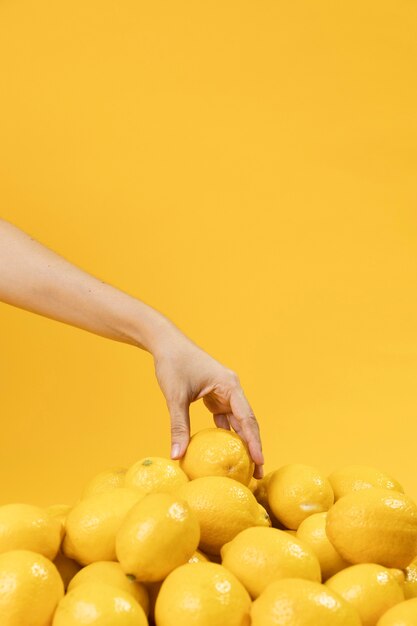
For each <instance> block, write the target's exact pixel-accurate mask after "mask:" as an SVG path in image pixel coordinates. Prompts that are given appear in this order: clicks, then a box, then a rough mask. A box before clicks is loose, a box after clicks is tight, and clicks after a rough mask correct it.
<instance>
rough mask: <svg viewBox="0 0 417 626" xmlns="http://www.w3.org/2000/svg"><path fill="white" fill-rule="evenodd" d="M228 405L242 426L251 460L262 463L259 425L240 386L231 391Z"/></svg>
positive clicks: (258, 463)
mask: <svg viewBox="0 0 417 626" xmlns="http://www.w3.org/2000/svg"><path fill="white" fill-rule="evenodd" d="M230 407H231V409H232V412H233V415H234V417H235V418H236V419H237V420H238V422H239V425H240V426H241V428H242V432H243V435H244V439H245V440H246V443H247V444H248V447H249V452H250V455H251V457H252V459H253V461H254V462H255V463H256V465H263V464H264V457H263V454H262V444H261V436H260V432H259V425H258V422H257V420H256V417H255V414H254V412H253V411H252V408H251V406H250V404H249V402H248V401H247V399H246V396H245V394H244V393H243V389H242V388H241V387H237V388H236V389H234V390H233V391H232V393H231V396H230ZM257 473H258V474H259V469H257Z"/></svg>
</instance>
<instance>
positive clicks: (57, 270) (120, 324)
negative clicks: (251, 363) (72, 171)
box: [0, 219, 264, 478]
mask: <svg viewBox="0 0 417 626" xmlns="http://www.w3.org/2000/svg"><path fill="white" fill-rule="evenodd" d="M0 300H1V301H2V302H5V303H7V304H11V305H13V306H16V307H19V308H22V309H26V310H27V311H32V312H33V313H37V314H39V315H43V316H45V317H49V318H51V319H54V320H57V321H60V322H64V323H66V324H71V325H72V326H76V327H78V328H82V329H84V330H87V331H89V332H92V333H95V334H97V335H101V336H103V337H107V338H108V339H113V340H115V341H121V342H123V343H127V344H131V345H133V346H136V347H138V348H141V349H142V350H146V351H147V352H149V353H150V354H151V355H152V357H153V360H154V367H155V374H156V378H157V380H158V383H159V386H160V388H161V390H162V393H163V394H164V396H165V400H166V403H167V407H168V411H169V414H170V418H171V442H172V447H171V458H172V459H180V458H181V457H182V456H183V455H184V453H185V451H186V449H187V446H188V443H189V440H190V415H189V408H190V404H191V403H192V402H195V401H196V400H199V399H200V398H203V402H204V404H205V406H206V407H207V408H208V409H209V411H210V412H211V413H212V414H213V419H214V422H215V424H216V426H218V427H219V428H227V429H230V428H232V429H233V430H235V431H236V432H237V433H238V434H239V435H240V436H241V437H242V439H244V440H245V441H246V442H247V444H248V447H249V451H250V454H251V457H252V459H253V461H254V463H255V471H254V476H255V478H261V477H262V475H263V469H262V466H263V463H264V459H263V455H262V447H261V440H260V434H259V425H258V422H257V420H256V417H255V415H254V412H253V410H252V408H251V406H250V404H249V402H248V400H247V398H246V396H245V394H244V392H243V389H242V387H241V384H240V381H239V377H238V376H237V374H236V373H235V372H234V371H233V370H231V369H230V368H228V367H226V366H224V365H222V364H221V363H220V362H219V361H217V360H216V359H214V358H213V357H212V356H210V355H209V354H207V353H206V352H205V351H204V350H203V349H202V348H200V347H199V346H198V345H197V344H195V343H194V342H193V341H192V340H191V339H190V338H189V337H187V336H186V335H185V334H184V333H183V332H182V331H181V330H180V329H179V328H177V326H175V324H174V323H173V322H171V321H170V320H169V319H168V318H167V317H165V316H164V315H163V314H162V313H160V312H159V311H157V310H156V309H154V308H152V307H151V306H149V305H147V304H145V303H144V302H142V301H141V300H139V299H137V298H134V297H133V296H130V295H128V294H127V293H125V292H123V291H121V290H119V289H117V288H115V287H113V286H111V285H109V284H107V283H105V282H103V281H101V280H99V279H98V278H95V277H94V276H92V275H90V274H88V273H87V272H85V271H83V270H81V269H80V268H78V267H76V266H75V265H73V264H72V263H70V262H69V261H67V260H66V259H64V258H63V257H61V256H60V255H58V254H57V253H55V252H53V251H52V250H50V249H49V248H47V247H46V246H44V245H42V244H41V243H39V242H38V241H36V240H35V239H33V238H32V237H31V236H30V235H28V234H27V233H25V232H24V231H22V230H20V229H19V228H17V227H16V226H15V225H13V224H11V223H9V222H7V221H6V220H1V219H0Z"/></svg>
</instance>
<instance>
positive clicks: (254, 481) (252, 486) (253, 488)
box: [248, 476, 258, 494]
mask: <svg viewBox="0 0 417 626" xmlns="http://www.w3.org/2000/svg"><path fill="white" fill-rule="evenodd" d="M248 488H249V489H250V490H251V492H252V493H253V494H255V491H256V489H257V488H258V480H257V479H256V478H254V477H253V476H252V478H251V479H250V482H249V485H248Z"/></svg>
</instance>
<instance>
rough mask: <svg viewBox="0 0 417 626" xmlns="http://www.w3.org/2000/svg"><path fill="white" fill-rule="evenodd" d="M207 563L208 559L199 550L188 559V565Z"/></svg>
mask: <svg viewBox="0 0 417 626" xmlns="http://www.w3.org/2000/svg"><path fill="white" fill-rule="evenodd" d="M208 561H210V559H209V558H208V556H206V555H205V554H204V553H203V552H201V550H196V551H195V552H194V554H192V555H191V556H190V558H189V559H188V562H189V563H207V562H208Z"/></svg>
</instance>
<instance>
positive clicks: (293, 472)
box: [267, 463, 334, 530]
mask: <svg viewBox="0 0 417 626" xmlns="http://www.w3.org/2000/svg"><path fill="white" fill-rule="evenodd" d="M267 490H268V502H269V506H270V507H271V509H272V512H273V514H274V515H275V517H276V518H277V519H278V520H279V521H280V522H281V523H282V524H284V526H285V527H286V528H289V529H291V530H297V528H298V527H299V525H300V524H301V522H302V521H303V520H305V519H306V517H308V516H309V515H312V514H313V513H321V512H323V511H327V510H328V509H329V508H330V507H331V506H332V504H333V501H334V496H333V490H332V487H331V485H330V482H329V481H328V480H327V478H326V477H325V476H324V474H322V473H321V472H320V470H318V469H316V468H315V467H311V466H310V465H300V464H297V463H293V464H290V465H284V466H283V467H280V468H279V469H277V470H275V472H273V473H272V476H270V478H269V481H268V484H267Z"/></svg>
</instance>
